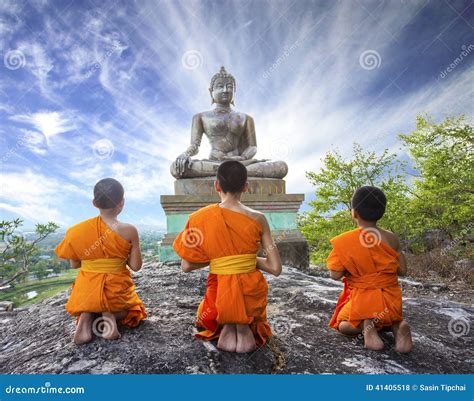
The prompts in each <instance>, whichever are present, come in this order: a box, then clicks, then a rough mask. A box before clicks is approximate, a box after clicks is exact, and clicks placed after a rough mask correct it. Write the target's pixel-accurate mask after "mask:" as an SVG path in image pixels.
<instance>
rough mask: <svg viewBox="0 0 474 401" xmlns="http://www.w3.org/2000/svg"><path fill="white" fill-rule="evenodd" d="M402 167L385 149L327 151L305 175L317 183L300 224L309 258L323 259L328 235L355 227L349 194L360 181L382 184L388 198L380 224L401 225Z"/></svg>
mask: <svg viewBox="0 0 474 401" xmlns="http://www.w3.org/2000/svg"><path fill="white" fill-rule="evenodd" d="M403 171H404V164H403V163H401V162H399V161H397V160H396V155H395V154H390V153H389V152H388V150H386V151H384V152H383V153H382V154H381V155H377V154H376V153H375V152H372V151H364V150H363V149H362V147H361V146H360V145H359V144H354V146H353V155H352V158H351V159H350V160H346V159H344V158H343V157H342V156H341V155H340V153H339V152H338V151H330V152H328V153H327V154H326V156H325V157H324V159H323V167H322V168H321V170H320V171H319V172H307V173H306V176H307V177H308V179H309V180H310V182H311V183H312V184H313V185H314V186H315V187H316V199H315V200H314V201H312V202H310V205H311V206H312V207H313V209H312V210H311V211H310V212H308V213H305V214H304V215H303V216H302V217H301V218H300V221H299V226H300V229H301V231H302V233H303V235H304V236H305V237H306V239H307V240H308V243H309V245H310V249H311V261H312V262H313V263H317V264H321V263H324V261H325V259H326V257H327V255H328V253H329V251H330V249H331V246H330V244H329V239H330V238H332V237H333V236H335V235H337V234H340V233H342V232H344V231H347V230H350V229H352V228H354V227H355V225H354V223H353V221H352V218H351V198H352V194H353V193H354V191H355V190H356V189H357V188H359V187H361V186H363V185H374V186H378V187H380V188H382V190H383V191H384V192H385V194H386V195H387V198H388V199H389V203H388V205H387V211H386V214H385V216H384V218H383V222H382V224H383V225H384V226H385V227H387V228H388V229H392V230H393V229H398V228H400V227H401V226H402V224H403V221H404V218H403V216H401V215H400V211H403V208H400V205H401V204H402V202H404V201H405V199H406V196H407V195H406V192H407V191H406V184H405V182H404V177H405V176H404V174H403Z"/></svg>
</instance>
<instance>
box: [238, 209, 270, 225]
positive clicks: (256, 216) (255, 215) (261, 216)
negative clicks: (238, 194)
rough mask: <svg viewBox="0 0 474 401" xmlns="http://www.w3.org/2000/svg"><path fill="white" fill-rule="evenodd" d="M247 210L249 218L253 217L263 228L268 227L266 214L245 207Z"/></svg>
mask: <svg viewBox="0 0 474 401" xmlns="http://www.w3.org/2000/svg"><path fill="white" fill-rule="evenodd" d="M243 207H244V208H245V213H246V214H247V215H248V216H249V217H252V218H253V219H255V220H257V221H258V222H259V223H260V224H261V225H262V226H263V227H265V226H266V225H268V222H267V218H266V217H265V214H263V213H262V212H260V211H258V210H255V209H252V208H250V207H248V206H245V205H243Z"/></svg>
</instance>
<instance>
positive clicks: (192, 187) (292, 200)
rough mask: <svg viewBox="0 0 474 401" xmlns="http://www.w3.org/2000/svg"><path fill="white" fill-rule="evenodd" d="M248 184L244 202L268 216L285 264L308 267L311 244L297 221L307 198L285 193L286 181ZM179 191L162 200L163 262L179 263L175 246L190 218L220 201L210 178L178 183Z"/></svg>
mask: <svg viewBox="0 0 474 401" xmlns="http://www.w3.org/2000/svg"><path fill="white" fill-rule="evenodd" d="M248 181H249V186H250V193H245V194H243V195H242V202H243V203H244V204H245V205H247V206H249V207H251V208H252V209H256V210H259V211H261V212H263V213H264V214H265V216H266V218H267V220H268V222H269V224H270V228H271V230H272V235H273V238H274V240H275V242H276V245H277V247H278V250H279V252H280V256H281V260H282V263H283V264H285V265H289V266H294V267H300V268H305V267H308V266H309V250H308V244H307V242H306V240H305V239H304V237H303V236H302V234H301V233H300V231H299V230H298V227H297V221H296V219H297V213H298V209H299V207H300V205H301V203H302V202H303V200H304V195H303V194H285V193H284V192H285V182H284V181H283V180H280V179H265V178H264V179H262V178H254V179H249V180H248ZM211 190H212V191H211ZM280 191H281V192H280ZM175 192H176V195H162V196H161V199H160V200H161V205H162V207H163V209H164V211H165V214H166V227H167V233H166V235H165V236H164V238H163V241H162V243H161V247H160V261H161V262H166V261H175V260H176V261H177V260H179V257H178V256H177V255H176V254H175V253H174V251H173V248H172V244H173V241H174V239H175V238H176V236H177V234H178V233H179V232H180V231H181V230H182V229H183V228H184V226H185V224H186V221H187V220H188V217H189V215H190V214H191V213H192V212H194V211H196V210H198V209H200V208H202V207H204V206H207V205H209V204H211V203H219V202H220V198H219V196H218V194H217V193H216V192H215V191H214V179H210V178H198V179H194V178H193V179H183V180H177V181H176V182H175Z"/></svg>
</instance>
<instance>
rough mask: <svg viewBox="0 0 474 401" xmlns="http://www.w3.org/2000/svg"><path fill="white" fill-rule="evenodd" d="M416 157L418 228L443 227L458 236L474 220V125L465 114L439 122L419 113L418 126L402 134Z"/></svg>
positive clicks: (413, 205)
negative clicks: (409, 132)
mask: <svg viewBox="0 0 474 401" xmlns="http://www.w3.org/2000/svg"><path fill="white" fill-rule="evenodd" d="M400 139H401V141H402V142H403V144H404V145H405V146H406V147H407V149H408V152H409V154H410V156H411V158H412V159H413V162H414V165H413V167H414V169H415V170H416V172H417V174H416V175H415V178H414V181H413V188H412V194H413V202H412V204H411V206H412V213H413V215H415V216H417V217H416V219H413V224H414V226H416V231H417V232H418V233H422V232H424V231H426V230H427V229H441V230H443V231H444V232H445V233H446V234H447V235H448V236H450V237H451V238H454V237H455V236H458V235H459V234H460V233H461V232H462V231H463V230H465V227H468V226H471V227H472V223H473V221H474V215H473V212H472V211H473V210H474V197H473V194H474V170H473V165H474V127H473V126H472V125H471V124H468V123H466V122H465V118H464V116H460V117H456V118H446V119H445V120H444V121H443V122H441V123H440V124H435V123H434V122H433V121H432V120H431V119H430V118H429V117H423V116H418V117H417V119H416V129H415V131H413V132H412V133H411V134H408V135H400Z"/></svg>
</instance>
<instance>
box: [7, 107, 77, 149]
mask: <svg viewBox="0 0 474 401" xmlns="http://www.w3.org/2000/svg"><path fill="white" fill-rule="evenodd" d="M10 120H12V121H16V122H20V123H25V124H30V125H32V126H33V127H35V128H36V129H37V130H38V131H39V132H41V133H42V134H43V135H44V137H45V138H46V142H49V140H50V138H52V137H54V136H55V135H58V134H62V133H65V132H68V131H72V130H74V129H76V125H75V124H74V122H73V121H71V119H70V118H69V117H68V116H66V115H65V114H64V113H61V112H58V111H40V112H37V113H33V114H21V115H15V116H11V117H10Z"/></svg>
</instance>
